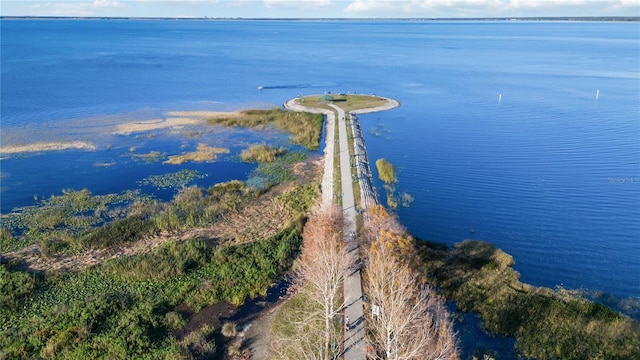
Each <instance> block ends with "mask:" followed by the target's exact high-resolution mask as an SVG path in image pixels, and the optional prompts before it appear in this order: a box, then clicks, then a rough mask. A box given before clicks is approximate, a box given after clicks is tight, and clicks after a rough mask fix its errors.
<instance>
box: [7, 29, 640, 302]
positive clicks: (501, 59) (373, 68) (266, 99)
mask: <svg viewBox="0 0 640 360" xmlns="http://www.w3.org/2000/svg"><path fill="white" fill-rule="evenodd" d="M0 26H1V30H2V37H1V46H2V48H1V55H0V56H1V64H2V65H1V82H2V83H1V90H0V91H1V98H2V103H1V108H0V111H1V121H2V142H3V144H8V143H11V142H12V141H14V140H13V138H12V137H11V134H13V133H14V132H15V131H22V132H24V131H27V132H28V133H33V134H34V136H36V135H37V136H38V137H46V134H47V133H48V132H50V131H52V128H53V127H55V128H56V131H57V133H58V134H59V133H60V128H62V130H63V131H62V133H63V134H65V139H66V138H67V137H68V138H73V137H74V134H73V132H72V131H71V129H69V130H68V131H67V129H65V128H64V124H71V123H73V124H75V125H76V126H77V124H79V123H80V124H84V123H86V124H90V123H92V121H93V120H92V119H95V118H98V117H105V116H106V117H120V118H123V121H124V120H130V121H133V120H136V119H135V117H136V116H134V115H131V114H140V113H143V114H145V116H147V115H148V116H152V117H153V116H160V117H162V116H164V115H165V114H166V113H167V112H168V111H174V110H235V109H239V108H246V107H254V106H259V107H268V106H271V105H276V106H277V105H279V104H282V103H283V102H284V101H286V100H287V99H290V98H292V97H295V96H297V95H301V94H315V93H323V92H325V91H332V92H358V93H375V94H379V95H384V96H388V97H393V98H395V99H398V100H399V101H400V102H401V104H402V106H401V107H400V108H398V109H395V110H392V111H388V112H384V113H375V114H368V115H362V116H361V120H362V125H363V128H364V129H365V136H366V142H367V146H368V149H369V157H370V159H372V160H375V159H377V158H382V157H384V158H386V159H388V160H389V161H391V162H392V163H393V164H394V165H395V166H396V167H397V169H398V177H399V183H398V184H397V191H398V192H400V193H401V192H407V193H409V194H411V195H412V196H413V198H414V199H415V200H414V202H413V203H412V204H411V205H410V206H409V207H407V208H400V209H398V211H397V213H398V215H399V217H400V220H401V222H402V223H403V224H404V225H406V226H407V228H408V229H409V230H410V231H411V232H412V233H413V234H414V235H416V236H417V237H420V238H424V239H430V240H435V241H440V242H444V243H447V244H453V243H455V242H458V241H461V240H464V239H466V238H474V239H483V240H486V241H490V242H493V243H495V244H496V245H497V246H498V247H500V248H502V249H504V250H505V251H506V252H508V253H509V254H511V255H513V256H514V258H515V261H516V269H517V270H518V271H520V272H521V273H522V279H523V280H524V281H525V282H529V283H532V284H535V285H542V286H548V287H554V286H557V285H561V286H565V287H567V288H586V289H594V290H602V291H606V292H609V293H611V294H614V295H618V296H636V297H637V296H640V275H639V274H640V120H639V119H640V60H639V59H640V25H639V24H638V23H612V22H513V21H502V22H473V21H452V22H437V21H198V20H181V21H173V20H172V21H165V20H135V21H133V20H3V21H2V22H1V24H0ZM259 86H263V87H264V90H262V91H259V90H258V87H259ZM85 119H86V120H85ZM369 130H371V131H369ZM42 134H44V135H42ZM58 136H60V135H58ZM83 136H85V135H83ZM116 140H117V139H116ZM116 140H108V141H106V140H103V143H101V145H100V146H99V149H98V150H97V151H96V152H83V151H63V152H56V153H47V154H39V155H29V156H23V157H17V158H16V157H11V158H5V159H3V160H2V164H1V166H2V178H1V179H2V192H1V193H0V195H1V196H2V212H3V213H4V212H7V211H10V210H11V209H12V208H13V207H16V206H21V205H28V203H29V202H30V201H31V202H32V201H33V194H34V193H37V194H44V195H45V196H48V195H49V194H54V193H59V191H60V189H62V188H69V187H73V188H82V187H87V188H90V189H91V190H92V191H93V192H94V193H107V192H114V191H121V190H124V189H126V188H127V187H130V186H132V185H133V186H135V183H136V181H138V180H140V178H143V177H145V176H148V175H151V174H156V173H162V172H166V171H165V170H166V169H167V167H168V166H169V165H162V164H151V165H142V166H141V165H139V164H137V163H135V164H134V163H131V162H127V161H116V165H113V166H111V167H107V168H105V167H96V166H95V164H96V162H101V161H111V160H112V159H111V158H118V159H120V158H121V156H125V155H126V153H127V152H128V145H124V144H122V143H118V142H117V141H116ZM113 141H116V144H120V145H119V146H120V147H118V146H116V147H114V148H112V150H111V154H112V155H105V154H107V151H106V150H105V146H106V143H107V142H113ZM196 142H197V140H196ZM155 144H156V145H149V144H147V143H145V144H144V145H142V146H140V148H141V149H145V151H150V150H154V149H155V150H157V146H160V145H157V144H164V145H162V146H163V148H162V149H160V150H162V151H164V152H167V153H175V152H176V150H175V146H176V145H174V144H173V143H162V142H159V143H155ZM154 146H155V147H154ZM236 150H237V151H239V149H236ZM178 152H179V151H178ZM113 154H116V155H117V156H116V155H113ZM47 164H48V165H47ZM52 164H53V165H52ZM55 164H66V165H65V167H64V169H63V170H61V169H60V167H59V166H55ZM238 166H245V165H244V164H238V163H237V162H231V161H230V162H228V164H227V163H224V162H221V163H212V164H208V165H201V166H200V170H202V171H205V172H210V173H212V174H216V175H215V176H213V175H210V178H209V179H210V180H211V179H214V178H215V180H216V181H224V180H228V179H231V178H242V177H246V176H247V174H248V173H249V171H250V170H251V167H250V166H247V167H244V168H243V167H238ZM96 169H98V170H96ZM373 170H374V175H375V169H373ZM114 179H123V180H119V181H114ZM377 185H378V186H377V187H378V189H379V190H380V191H381V192H382V191H384V190H383V189H382V187H381V186H380V185H381V184H379V183H378V184H377ZM381 195H384V194H381ZM383 198H384V196H381V199H383Z"/></svg>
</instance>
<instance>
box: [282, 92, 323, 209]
mask: <svg viewBox="0 0 640 360" xmlns="http://www.w3.org/2000/svg"><path fill="white" fill-rule="evenodd" d="M297 100H298V99H291V100H289V101H287V102H285V103H284V107H285V108H287V109H289V110H292V111H304V112H310V113H314V114H324V115H325V118H326V123H325V146H324V171H323V173H322V183H321V186H320V189H321V191H322V202H323V203H324V204H331V202H332V201H333V151H334V150H333V149H334V141H333V139H334V127H335V113H334V112H333V111H332V110H330V109H321V108H308V107H305V106H302V105H300V104H299V103H298V102H297Z"/></svg>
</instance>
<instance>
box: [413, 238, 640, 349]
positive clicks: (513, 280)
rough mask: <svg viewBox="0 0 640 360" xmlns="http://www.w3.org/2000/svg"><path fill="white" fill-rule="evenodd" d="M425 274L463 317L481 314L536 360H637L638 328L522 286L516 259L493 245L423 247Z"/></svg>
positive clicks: (561, 295)
mask: <svg viewBox="0 0 640 360" xmlns="http://www.w3.org/2000/svg"><path fill="white" fill-rule="evenodd" d="M419 247H420V256H421V258H422V260H423V263H424V265H423V271H424V273H425V274H426V275H427V277H428V278H429V281H430V282H431V283H432V284H433V285H435V286H437V287H438V288H440V289H441V292H442V293H443V295H444V296H445V297H446V298H447V299H449V300H454V301H456V304H457V307H458V309H459V310H461V311H463V312H469V311H473V312H477V313H479V315H480V316H481V317H482V319H483V322H484V327H485V328H486V329H487V330H489V331H490V332H492V333H495V334H499V335H505V336H515V337H516V349H517V350H518V352H520V353H521V354H522V355H524V356H526V357H533V358H541V359H547V358H559V359H634V358H637V355H638V354H640V324H639V323H638V322H637V321H634V320H633V319H631V318H629V317H627V316H625V315H622V314H621V313H619V312H616V311H614V310H612V309H611V308H609V307H607V306H605V305H602V304H600V303H596V302H593V301H589V300H586V299H584V298H581V297H577V296H570V295H569V293H568V292H563V291H553V290H551V289H546V288H540V287H535V286H531V285H528V284H524V283H521V282H520V280H519V278H520V274H519V273H518V272H516V271H515V270H513V268H512V266H513V264H514V261H513V258H512V257H511V256H510V255H509V254H506V253H505V252H503V251H502V250H500V249H497V248H495V247H494V246H493V245H492V244H489V243H485V242H481V241H471V240H466V241H464V242H462V243H458V244H456V245H455V246H454V248H453V249H450V248H448V247H446V246H444V245H438V244H434V243H429V242H426V241H422V242H419Z"/></svg>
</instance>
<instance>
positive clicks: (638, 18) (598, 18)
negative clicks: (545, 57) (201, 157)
mask: <svg viewBox="0 0 640 360" xmlns="http://www.w3.org/2000/svg"><path fill="white" fill-rule="evenodd" d="M0 19H2V20H11V19H36V20H37V19H45V20H197V21H202V20H214V21H215V20H225V21H228V20H238V21H253V20H259V21H265V20H277V21H282V20H291V21H305V20H313V21H319V20H320V21H323V20H324V21H372V20H376V21H640V16H564V17H563V16H561V17H555V16H550V17H478V18H466V17H460V18H364V19H363V18H237V17H233V18H225V17H206V16H205V17H201V18H192V17H188V18H187V17H100V16H86V17H83V16H0Z"/></svg>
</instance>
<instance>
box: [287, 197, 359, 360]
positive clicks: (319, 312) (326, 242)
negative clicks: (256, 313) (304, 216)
mask: <svg viewBox="0 0 640 360" xmlns="http://www.w3.org/2000/svg"><path fill="white" fill-rule="evenodd" d="M343 228H344V220H343V217H342V212H341V211H340V210H338V209H337V208H336V207H334V206H321V207H318V208H316V209H314V211H313V212H312V214H311V216H310V217H309V220H308V221H307V223H306V225H305V227H304V230H303V232H302V238H303V244H302V251H301V254H300V258H299V261H298V263H297V278H298V281H299V283H300V286H301V288H302V289H303V290H302V291H306V293H305V296H307V298H308V301H309V302H310V304H309V305H308V306H307V309H306V311H307V314H305V316H304V317H303V321H298V322H297V323H295V324H292V326H294V327H296V328H297V329H298V331H297V332H298V333H297V334H296V336H295V338H296V339H295V342H296V343H297V344H298V346H297V348H296V349H294V351H300V352H301V353H300V354H298V355H297V356H298V357H297V358H300V359H324V360H329V359H335V358H337V357H338V356H339V351H337V349H336V347H335V346H334V347H333V348H332V340H335V338H336V336H337V330H336V324H334V319H335V318H336V315H337V314H338V313H339V312H340V311H341V310H342V307H343V303H342V302H340V301H339V300H340V291H339V290H340V289H341V286H342V283H343V281H344V277H345V275H346V274H347V271H348V265H349V263H348V262H349V258H348V251H347V247H346V243H345V242H344V241H343V240H342V230H343ZM289 354H291V351H289Z"/></svg>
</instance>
